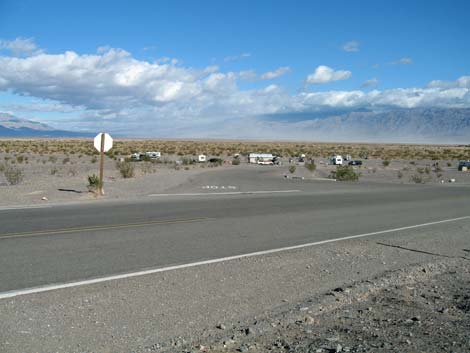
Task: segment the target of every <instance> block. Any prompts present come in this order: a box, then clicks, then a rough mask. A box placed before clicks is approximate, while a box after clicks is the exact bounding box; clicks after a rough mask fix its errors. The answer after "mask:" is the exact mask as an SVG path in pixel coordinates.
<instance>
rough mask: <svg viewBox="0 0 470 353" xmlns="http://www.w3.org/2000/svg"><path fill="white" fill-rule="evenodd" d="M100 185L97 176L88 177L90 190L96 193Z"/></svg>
mask: <svg viewBox="0 0 470 353" xmlns="http://www.w3.org/2000/svg"><path fill="white" fill-rule="evenodd" d="M99 185H100V178H99V177H98V176H97V175H96V174H92V175H88V190H90V191H95V190H97V189H98V187H99Z"/></svg>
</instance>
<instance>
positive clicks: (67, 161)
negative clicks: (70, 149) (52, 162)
mask: <svg viewBox="0 0 470 353" xmlns="http://www.w3.org/2000/svg"><path fill="white" fill-rule="evenodd" d="M69 162H70V158H69V157H65V158H64V159H63V160H62V164H67V163H69Z"/></svg>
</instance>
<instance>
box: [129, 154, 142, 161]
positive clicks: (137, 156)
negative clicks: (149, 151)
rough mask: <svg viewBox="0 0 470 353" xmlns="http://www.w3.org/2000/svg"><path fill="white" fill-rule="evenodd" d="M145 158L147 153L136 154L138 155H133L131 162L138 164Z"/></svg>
mask: <svg viewBox="0 0 470 353" xmlns="http://www.w3.org/2000/svg"><path fill="white" fill-rule="evenodd" d="M144 157H145V153H141V152H136V153H132V154H131V160H133V161H136V162H137V161H141V160H143V159H144Z"/></svg>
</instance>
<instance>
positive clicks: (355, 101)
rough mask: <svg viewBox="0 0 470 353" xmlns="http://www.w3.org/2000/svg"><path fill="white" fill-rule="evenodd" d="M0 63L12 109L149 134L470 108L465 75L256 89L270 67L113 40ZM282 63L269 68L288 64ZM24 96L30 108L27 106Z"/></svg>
mask: <svg viewBox="0 0 470 353" xmlns="http://www.w3.org/2000/svg"><path fill="white" fill-rule="evenodd" d="M0 67H1V70H0V91H4V92H10V93H9V94H13V95H18V96H22V97H23V98H24V99H23V100H22V104H23V106H21V107H20V106H17V107H14V106H10V107H9V109H10V110H11V109H13V108H14V110H18V111H52V112H65V113H68V114H70V115H77V114H81V117H80V119H79V120H66V119H64V125H63V126H61V127H62V128H67V127H69V126H67V124H71V122H72V121H73V124H74V126H78V127H79V128H81V129H87V128H88V129H93V128H94V127H96V126H97V125H98V123H97V122H98V121H105V122H106V124H108V125H107V126H111V127H112V129H114V130H115V131H118V130H123V131H127V132H128V133H130V132H132V129H134V131H142V127H144V126H145V129H144V130H145V133H147V134H149V135H150V134H152V132H153V131H168V135H171V134H172V133H170V132H171V131H173V132H174V134H175V135H176V134H180V133H181V132H182V131H183V130H184V131H193V130H192V129H193V128H194V127H195V126H205V127H206V131H210V128H209V127H210V126H220V125H221V124H222V125H223V126H225V124H228V122H229V121H232V120H236V119H240V117H245V118H247V119H249V118H250V117H256V116H259V115H266V114H280V113H282V114H289V113H300V112H302V113H304V112H316V111H321V110H328V109H332V108H333V109H351V110H354V109H357V108H371V109H375V108H380V109H384V108H386V109H388V108H390V109H392V108H416V107H469V108H470V76H462V77H460V78H458V79H457V80H455V81H437V80H435V81H431V82H430V83H429V85H428V86H427V87H423V88H419V87H418V88H416V87H411V88H395V89H389V90H382V91H381V90H377V89H373V90H371V91H367V92H366V91H363V90H353V91H336V90H331V91H321V92H301V93H297V94H290V93H288V92H287V91H286V90H284V89H283V88H282V87H280V86H277V85H267V86H266V87H262V88H259V89H241V88H240V87H239V86H238V83H239V81H240V80H246V79H253V80H254V79H259V78H262V77H263V76H264V75H266V76H264V77H265V78H268V76H269V77H273V75H272V74H270V75H268V73H265V74H263V75H257V74H256V72H254V71H252V70H248V71H241V72H220V71H219V70H220V69H219V68H218V67H216V66H207V67H205V68H201V69H196V68H191V67H183V66H179V64H177V62H176V61H175V60H173V59H168V60H164V61H161V60H156V61H154V62H149V61H145V60H137V59H135V58H134V57H133V56H132V55H131V54H130V53H128V52H126V51H124V50H121V49H113V48H107V50H106V51H101V52H100V53H96V54H83V55H79V54H77V53H75V52H72V51H68V52H65V53H62V54H45V53H40V54H37V55H34V56H29V57H15V56H1V55H0ZM281 69H283V68H279V69H278V70H275V71H273V72H272V73H276V72H277V73H279V72H281V71H286V69H283V70H281ZM349 77H351V72H350V71H343V70H338V71H335V70H333V69H331V68H329V67H327V66H319V67H318V68H317V69H316V70H315V72H314V73H313V74H312V75H309V77H308V78H307V80H306V81H307V83H327V82H331V81H335V80H341V79H346V78H349ZM373 80H374V79H371V80H368V81H366V82H369V81H370V83H373V82H375V81H373ZM25 97H26V98H25ZM28 97H29V98H28ZM27 99H29V100H30V101H29V103H30V105H31V108H29V109H28V107H26V106H25V104H26V100H27ZM73 110H75V112H76V114H74V112H73ZM65 113H64V114H65ZM64 116H65V115H64ZM71 119H72V118H71ZM73 119H77V118H76V116H75V117H73ZM185 129H186V130H185Z"/></svg>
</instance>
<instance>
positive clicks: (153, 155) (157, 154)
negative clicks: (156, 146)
mask: <svg viewBox="0 0 470 353" xmlns="http://www.w3.org/2000/svg"><path fill="white" fill-rule="evenodd" d="M145 155H146V156H147V157H149V158H150V159H158V158H160V157H161V156H162V154H161V152H145Z"/></svg>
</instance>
